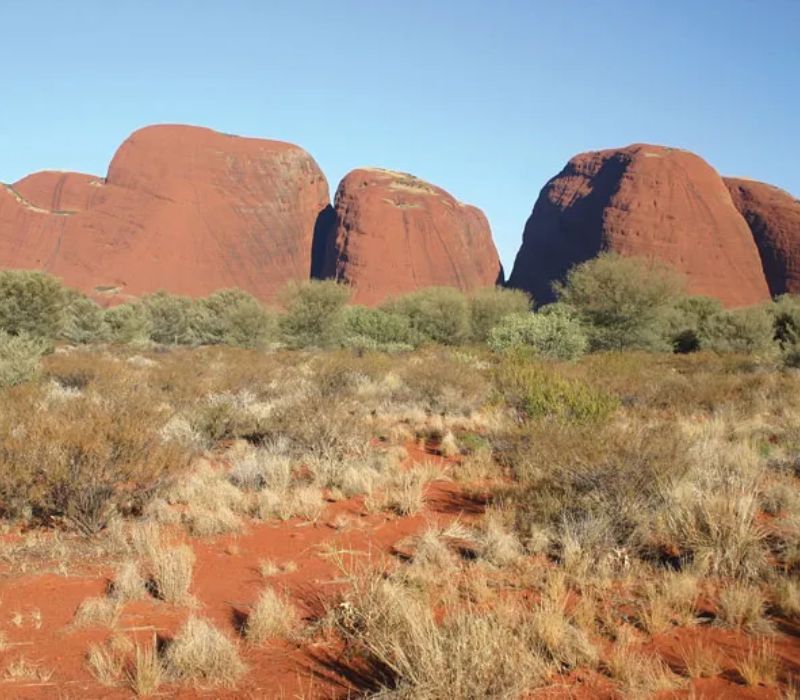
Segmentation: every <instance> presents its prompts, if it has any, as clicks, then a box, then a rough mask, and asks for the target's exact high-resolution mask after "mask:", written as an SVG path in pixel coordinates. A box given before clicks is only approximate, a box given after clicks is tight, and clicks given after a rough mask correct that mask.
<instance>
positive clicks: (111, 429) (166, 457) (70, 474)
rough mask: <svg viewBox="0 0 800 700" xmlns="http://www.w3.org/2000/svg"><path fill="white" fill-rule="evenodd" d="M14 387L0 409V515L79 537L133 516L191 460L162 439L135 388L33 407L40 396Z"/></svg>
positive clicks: (156, 419) (156, 414)
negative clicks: (53, 525) (68, 529)
mask: <svg viewBox="0 0 800 700" xmlns="http://www.w3.org/2000/svg"><path fill="white" fill-rule="evenodd" d="M21 389H23V387H18V388H17V389H16V390H12V391H15V394H14V396H13V398H11V397H10V400H11V402H12V403H13V409H12V408H11V406H4V407H3V408H2V409H0V513H2V514H3V515H5V516H9V517H26V518H33V519H34V520H38V521H44V522H49V521H53V520H62V521H64V520H65V521H66V522H67V523H68V524H69V525H70V526H72V527H75V528H77V529H78V530H80V531H82V532H84V533H94V532H97V531H99V530H101V529H103V528H104V527H105V525H106V524H107V523H108V521H109V518H111V517H112V516H113V515H114V513H115V512H120V511H121V512H123V513H127V512H134V513H135V512H138V511H139V510H140V509H141V507H142V506H143V504H144V503H145V502H146V501H147V499H148V498H149V497H150V496H151V494H152V493H153V490H154V489H155V488H156V487H157V486H158V485H159V484H160V483H161V481H162V480H163V479H164V478H166V477H167V476H168V475H169V474H172V473H174V472H175V471H178V470H181V469H183V468H185V466H186V465H187V464H188V461H189V459H190V457H191V453H189V452H188V451H187V450H186V449H185V448H183V447H182V446H179V445H177V444H176V443H174V442H165V441H164V440H163V439H162V438H161V437H160V435H159V433H158V430H159V429H160V428H161V426H162V425H163V422H164V417H163V415H162V413H161V411H160V409H159V407H158V406H157V405H156V403H155V402H154V401H153V400H152V397H150V396H147V395H146V393H145V392H142V391H141V389H139V388H134V387H131V388H126V387H123V386H120V387H118V388H117V392H116V393H115V394H114V395H111V396H108V397H105V398H104V399H103V400H97V397H94V396H76V397H74V398H72V399H71V400H69V401H61V402H57V403H53V404H51V405H49V407H48V409H47V410H39V408H38V406H39V394H38V393H37V392H36V391H34V390H33V389H28V388H27V387H25V389H28V390H27V391H20V390H21Z"/></svg>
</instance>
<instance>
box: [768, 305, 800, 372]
mask: <svg viewBox="0 0 800 700" xmlns="http://www.w3.org/2000/svg"><path fill="white" fill-rule="evenodd" d="M768 308H769V311H770V314H771V316H772V325H773V330H774V333H775V341H776V342H777V343H778V347H779V348H780V350H781V352H782V353H783V360H784V362H785V363H786V365H788V366H789V367H800V296H796V295H794V294H784V295H782V296H779V297H778V298H777V299H775V303H774V304H772V306H771V307H768Z"/></svg>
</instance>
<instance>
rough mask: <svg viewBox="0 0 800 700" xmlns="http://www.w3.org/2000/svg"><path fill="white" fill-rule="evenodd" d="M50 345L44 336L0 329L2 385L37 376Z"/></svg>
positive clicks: (25, 380)
mask: <svg viewBox="0 0 800 700" xmlns="http://www.w3.org/2000/svg"><path fill="white" fill-rule="evenodd" d="M48 347H49V345H48V342H47V341H45V340H43V339H42V338H36V337H32V336H29V335H28V334H27V333H23V334H21V335H8V333H5V332H4V331H0V387H6V386H15V385H16V384H22V383H23V382H27V381H29V380H31V379H33V378H34V377H36V376H37V375H38V374H39V369H40V364H41V363H40V360H41V357H42V355H43V354H44V353H45V352H46V350H47V349H48Z"/></svg>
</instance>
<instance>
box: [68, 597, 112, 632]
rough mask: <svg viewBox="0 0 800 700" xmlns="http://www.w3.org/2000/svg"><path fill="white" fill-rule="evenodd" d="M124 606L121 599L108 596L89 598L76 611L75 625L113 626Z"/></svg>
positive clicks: (73, 621)
mask: <svg viewBox="0 0 800 700" xmlns="http://www.w3.org/2000/svg"><path fill="white" fill-rule="evenodd" d="M121 612H122V607H121V604H120V601H119V600H116V599H114V598H107V597H100V596H98V597H95V598H87V599H86V600H84V601H83V602H82V603H81V604H80V605H79V606H78V609H77V610H76V611H75V617H74V618H73V620H72V624H73V625H74V626H75V627H96V626H103V627H113V626H114V625H116V624H117V620H119V616H120V613H121Z"/></svg>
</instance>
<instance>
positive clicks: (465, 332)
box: [384, 287, 470, 345]
mask: <svg viewBox="0 0 800 700" xmlns="http://www.w3.org/2000/svg"><path fill="white" fill-rule="evenodd" d="M384 308H385V309H387V310H389V311H393V312H394V313H398V314H400V315H402V316H405V317H406V318H407V319H408V322H409V324H410V325H411V328H412V329H413V330H414V331H415V332H416V333H418V334H419V335H420V336H421V337H422V338H424V339H425V340H428V341H432V342H435V343H441V344H442V345H458V344H460V343H463V342H464V341H466V340H468V339H469V335H470V314H469V303H468V301H467V298H466V297H465V296H464V294H463V293H462V292H460V291H459V290H457V289H454V288H452V287H429V288H428V289H420V290H418V291H416V292H411V294H406V295H404V296H401V297H398V298H397V299H394V300H392V301H389V302H387V303H386V304H385V305H384Z"/></svg>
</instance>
